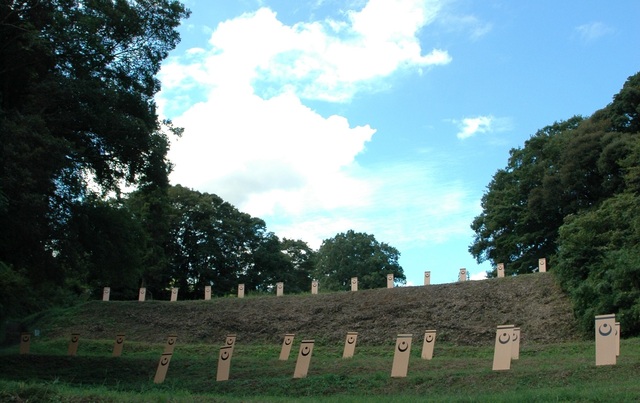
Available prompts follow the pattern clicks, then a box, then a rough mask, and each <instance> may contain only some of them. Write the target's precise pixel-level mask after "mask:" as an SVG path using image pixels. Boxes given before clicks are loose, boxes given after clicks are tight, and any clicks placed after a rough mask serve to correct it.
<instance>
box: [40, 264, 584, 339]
mask: <svg viewBox="0 0 640 403" xmlns="http://www.w3.org/2000/svg"><path fill="white" fill-rule="evenodd" d="M60 315H61V316H52V315H49V316H46V317H44V318H42V319H41V320H40V321H38V323H34V324H32V325H30V329H31V330H33V329H35V328H36V327H38V328H40V330H41V334H42V336H43V337H67V336H68V335H70V334H71V333H72V332H77V333H80V334H81V337H83V338H93V339H111V338H113V337H115V335H116V334H117V333H118V332H124V333H126V337H127V340H137V341H147V342H154V343H156V342H157V343H161V342H164V341H165V339H166V336H167V335H168V334H170V333H172V334H176V335H178V337H179V340H180V341H181V342H184V343H189V342H192V343H193V342H198V343H220V342H221V341H222V340H224V337H225V336H226V335H227V334H230V333H235V334H237V335H238V341H239V342H240V341H241V342H243V343H265V342H267V343H280V342H281V341H282V336H283V335H284V334H285V333H295V334H296V339H299V340H302V339H305V338H310V339H315V340H316V341H325V342H332V343H333V342H343V340H344V337H345V335H346V333H347V331H353V332H358V344H387V343H389V344H390V343H393V342H394V341H395V337H396V335H397V334H399V333H412V334H413V335H414V338H415V339H417V340H418V339H421V337H422V335H423V334H424V331H425V330H427V329H436V330H437V332H438V334H437V337H438V340H439V341H447V342H450V343H453V344H457V345H487V344H491V343H493V340H494V337H495V329H496V326H497V325H501V324H514V325H516V326H519V327H520V328H521V332H522V342H523V343H556V342H564V341H568V340H575V339H577V338H579V336H578V332H577V330H576V323H575V320H574V317H573V313H572V309H571V304H570V301H569V300H568V298H567V297H566V296H565V295H564V294H563V293H562V291H561V290H560V289H559V287H558V286H557V284H556V282H555V280H554V277H553V275H552V274H551V273H538V274H529V275H520V276H517V277H509V278H500V279H489V280H482V281H468V282H462V283H452V284H441V285H431V286H426V287H422V286H421V287H398V288H393V289H386V288H385V289H376V290H363V291H357V292H337V293H326V294H323V293H320V294H318V295H311V294H304V295H289V296H286V295H285V296H283V297H275V296H260V297H247V298H242V299H239V298H214V299H212V300H210V301H178V302H168V301H147V302H142V303H140V302H137V301H135V302H120V301H110V302H102V301H92V302H88V303H86V304H83V305H81V306H78V307H75V308H73V309H71V310H69V311H64V312H63V313H62V314H60Z"/></svg>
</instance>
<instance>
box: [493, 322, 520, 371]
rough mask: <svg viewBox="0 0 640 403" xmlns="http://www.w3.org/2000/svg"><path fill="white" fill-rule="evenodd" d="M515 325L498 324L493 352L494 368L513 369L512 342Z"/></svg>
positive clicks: (501, 369)
mask: <svg viewBox="0 0 640 403" xmlns="http://www.w3.org/2000/svg"><path fill="white" fill-rule="evenodd" d="M514 327H515V326H514V325H502V326H498V328H497V330H496V342H495V347H494V352H493V370H494V371H503V370H508V369H511V343H512V341H513V328H514Z"/></svg>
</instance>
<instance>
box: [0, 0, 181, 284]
mask: <svg viewBox="0 0 640 403" xmlns="http://www.w3.org/2000/svg"><path fill="white" fill-rule="evenodd" d="M188 14H189V12H188V11H187V10H186V9H185V8H184V6H183V5H182V4H180V3H179V2H178V1H173V0H118V1H112V0H46V1H41V0H26V1H19V2H18V1H5V2H3V4H2V5H0V43H1V44H2V45H0V147H1V148H0V193H1V194H0V196H1V197H0V200H5V202H4V208H2V209H0V227H2V228H3V231H2V232H1V233H0V260H1V261H4V262H6V263H7V264H8V265H9V266H11V267H13V268H14V269H15V270H21V269H26V270H27V273H28V277H29V278H30V279H31V281H32V282H34V283H38V282H42V281H56V282H58V283H60V282H61V281H62V278H63V273H62V272H61V271H60V270H59V265H58V264H57V260H56V259H55V256H56V255H57V254H58V252H59V250H58V248H59V247H60V246H61V245H62V243H61V239H60V237H63V236H64V234H65V230H64V228H65V226H66V225H67V223H68V222H69V220H70V219H71V215H72V214H73V206H74V205H76V204H77V203H79V202H81V201H82V200H85V199H86V198H87V196H88V195H89V194H90V193H96V194H98V195H105V194H107V193H110V192H114V193H115V194H118V192H119V189H120V188H121V186H122V185H124V184H129V185H131V184H134V185H135V184H137V183H138V181H139V179H140V177H141V176H142V175H145V172H146V174H148V173H149V168H150V166H151V165H152V160H153V159H154V158H158V156H157V153H156V152H157V151H158V148H157V147H156V145H157V141H158V139H160V140H162V139H166V138H167V136H168V135H169V134H170V133H171V132H172V131H173V130H174V129H173V127H172V126H171V125H170V124H168V125H163V124H162V122H160V121H159V119H158V116H157V113H156V105H155V102H154V100H153V96H154V94H155V93H156V92H157V91H158V90H159V88H160V86H159V82H158V80H157V79H156V78H155V75H156V73H157V72H158V70H159V68H160V62H161V61H162V60H163V59H164V58H165V57H166V56H167V54H168V52H169V51H170V50H171V49H173V48H174V47H175V46H176V44H177V43H178V41H179V35H178V33H177V31H176V28H177V26H178V24H179V23H180V21H181V20H182V19H183V18H186V17H187V16H188ZM163 157H164V156H160V158H161V159H162V158H163Z"/></svg>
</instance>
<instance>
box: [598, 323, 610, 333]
mask: <svg viewBox="0 0 640 403" xmlns="http://www.w3.org/2000/svg"><path fill="white" fill-rule="evenodd" d="M612 331H613V328H612V327H611V326H609V324H608V323H603V324H602V325H600V327H599V328H598V333H600V335H601V336H608V335H610V334H611V332H612Z"/></svg>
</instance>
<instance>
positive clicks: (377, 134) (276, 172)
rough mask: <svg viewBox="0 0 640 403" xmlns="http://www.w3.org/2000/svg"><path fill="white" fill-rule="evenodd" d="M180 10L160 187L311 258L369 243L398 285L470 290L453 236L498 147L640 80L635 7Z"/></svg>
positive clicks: (250, 6) (365, 4)
mask: <svg viewBox="0 0 640 403" xmlns="http://www.w3.org/2000/svg"><path fill="white" fill-rule="evenodd" d="M184 4H185V5H186V6H187V7H188V8H189V9H190V10H191V12H192V14H191V17H190V18H189V19H187V20H185V21H184V22H183V24H182V26H181V27H180V28H179V31H180V34H181V38H182V41H181V43H180V44H179V45H178V46H177V47H176V49H175V50H174V51H172V52H171V53H170V54H169V57H168V58H167V59H166V60H165V61H164V63H163V65H162V69H161V71H160V73H159V76H158V78H159V79H160V81H161V84H162V90H161V91H160V92H159V93H158V95H157V97H156V102H157V104H158V107H159V113H160V115H161V117H163V118H169V119H171V120H172V121H173V122H174V123H175V124H176V125H177V126H180V127H183V128H184V133H183V135H182V137H180V138H178V139H175V138H174V139H172V144H171V148H170V151H169V159H170V160H171V161H172V163H173V164H174V171H173V172H172V173H171V175H170V180H171V183H172V184H180V185H183V186H186V187H189V188H192V189H195V190H198V191H201V192H207V193H213V194H217V195H218V196H220V197H222V198H223V199H224V200H225V201H228V202H229V203H231V204H233V205H234V206H235V207H236V208H238V209H239V210H240V211H243V212H245V213H248V214H250V215H252V216H254V217H259V218H261V219H263V220H264V221H265V223H266V225H267V230H268V231H271V232H273V233H275V234H276V235H277V236H278V237H280V239H282V238H289V239H300V240H303V241H305V242H307V243H308V244H309V246H311V247H312V248H313V249H315V250H317V249H318V248H319V247H320V245H321V244H322V241H323V240H325V239H329V238H332V237H334V236H335V235H336V234H339V233H344V232H347V231H348V230H354V231H356V232H365V233H367V234H371V235H374V236H375V238H376V240H377V241H378V242H380V243H386V244H388V245H390V246H393V247H394V248H396V249H397V250H398V251H399V252H400V259H399V263H400V265H401V266H402V268H403V270H404V273H405V275H406V277H407V285H422V284H423V279H424V272H425V271H430V272H431V283H432V284H442V283H449V282H454V281H457V278H458V273H459V270H460V268H466V269H467V271H468V272H469V273H470V275H471V278H472V279H481V278H483V277H484V274H485V272H486V271H487V270H491V269H492V267H491V266H490V264H489V263H488V262H484V263H481V264H479V263H478V262H476V260H475V259H474V258H473V256H471V254H470V253H469V252H468V248H469V245H470V244H471V243H472V242H473V237H474V233H473V231H472V230H471V228H470V225H471V223H472V221H473V219H474V217H476V216H478V215H479V214H480V213H481V212H482V208H481V198H482V196H483V194H484V193H485V192H486V190H487V186H488V184H489V183H490V181H491V179H492V177H493V175H494V174H495V173H496V171H497V170H498V169H501V168H504V167H505V166H506V165H507V162H508V158H509V150H511V149H513V148H517V147H522V146H523V145H524V142H525V141H526V140H527V139H528V138H530V137H531V136H532V135H534V134H535V133H536V131H537V130H539V129H542V128H543V127H545V126H547V125H550V124H553V123H554V122H556V121H561V120H566V119H569V118H570V117H572V116H574V115H583V116H589V115H591V114H592V113H593V112H595V111H596V110H598V109H601V108H603V107H604V106H606V105H607V104H608V103H610V102H611V100H612V97H613V96H614V95H615V94H616V93H617V92H618V91H619V90H620V88H622V85H623V84H624V82H625V80H626V79H627V78H628V77H629V76H631V75H633V74H635V73H636V72H638V71H640V47H639V45H638V44H639V43H640V24H638V22H637V21H638V17H639V16H640V1H637V0H617V1H604V0H601V1H592V0H564V1H555V0H553V1H549V0H522V1H512V0H483V1H471V0H341V1H337V0H308V1H307V0H295V1H294V0H288V1H285V0H273V1H272V0H186V1H184ZM541 257H543V256H541Z"/></svg>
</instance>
